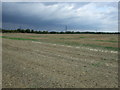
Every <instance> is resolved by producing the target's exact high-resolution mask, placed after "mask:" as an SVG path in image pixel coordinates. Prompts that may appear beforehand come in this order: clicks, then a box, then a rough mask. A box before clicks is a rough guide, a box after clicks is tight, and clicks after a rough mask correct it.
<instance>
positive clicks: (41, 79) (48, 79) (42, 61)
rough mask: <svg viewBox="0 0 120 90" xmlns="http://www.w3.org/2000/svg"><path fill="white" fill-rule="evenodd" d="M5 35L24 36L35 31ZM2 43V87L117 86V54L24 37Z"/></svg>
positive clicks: (4, 40)
mask: <svg viewBox="0 0 120 90" xmlns="http://www.w3.org/2000/svg"><path fill="white" fill-rule="evenodd" d="M4 35H5V36H7V35H8V36H10V35H12V36H11V37H27V35H28V36H30V35H33V36H35V35H36V34H4ZM36 36H37V35H36ZM43 36H45V35H43ZM43 36H42V37H43ZM58 36H59V35H58ZM45 37H47V36H45ZM55 37H56V36H55ZM59 37H61V38H62V36H59ZM65 37H67V35H66V36H65ZM68 37H70V36H69V35H68ZM86 37H87V35H86ZM103 37H104V36H103ZM35 38H38V37H35ZM51 38H52V37H51ZM74 38H75V37H74ZM106 38H107V37H106ZM114 39H116V38H114ZM116 40H117V39H116ZM2 45H3V48H2V49H3V51H2V54H3V55H2V68H3V69H2V87H3V88H98V87H99V88H105V87H108V88H116V87H118V63H117V62H118V55H117V54H116V53H110V52H98V51H90V50H87V49H84V48H75V47H74V46H72V47H67V46H61V45H59V44H57V45H53V44H47V43H36V42H32V41H27V40H11V39H3V42H2Z"/></svg>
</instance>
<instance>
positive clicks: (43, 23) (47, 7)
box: [2, 2, 118, 32]
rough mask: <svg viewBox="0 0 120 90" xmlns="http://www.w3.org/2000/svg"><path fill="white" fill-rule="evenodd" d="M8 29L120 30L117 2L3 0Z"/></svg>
mask: <svg viewBox="0 0 120 90" xmlns="http://www.w3.org/2000/svg"><path fill="white" fill-rule="evenodd" d="M2 19H3V21H2V23H3V28H5V29H17V28H24V29H25V28H30V29H34V30H49V31H65V27H66V26H67V28H68V30H71V31H109V32H117V31H118V3H117V2H76V3H73V2H66V3H65V2H63V3H62V2H59V3H57V2H38V3H35V2H34V3H31V2H29V3H28V2H16V3H15V2H3V3H2Z"/></svg>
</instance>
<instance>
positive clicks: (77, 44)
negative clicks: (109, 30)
mask: <svg viewBox="0 0 120 90" xmlns="http://www.w3.org/2000/svg"><path fill="white" fill-rule="evenodd" d="M0 37H1V38H6V39H12V40H29V41H39V40H38V39H26V38H15V37H7V36H0ZM42 42H44V41H42ZM49 43H52V42H49ZM53 43H54V42H53ZM55 43H58V44H64V45H71V46H86V47H94V48H104V49H108V50H114V51H120V48H118V47H107V46H99V45H93V44H80V43H76V42H55Z"/></svg>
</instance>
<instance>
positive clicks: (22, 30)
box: [0, 29, 120, 34]
mask: <svg viewBox="0 0 120 90" xmlns="http://www.w3.org/2000/svg"><path fill="white" fill-rule="evenodd" d="M0 32H2V33H36V34H120V32H112V33H111V32H79V31H77V32H75V31H65V32H57V31H50V32H49V31H35V30H30V29H17V30H5V29H2V30H0Z"/></svg>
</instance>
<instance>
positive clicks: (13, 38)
mask: <svg viewBox="0 0 120 90" xmlns="http://www.w3.org/2000/svg"><path fill="white" fill-rule="evenodd" d="M2 38H6V39H12V40H30V41H38V40H37V39H26V38H15V37H7V36H2Z"/></svg>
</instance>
